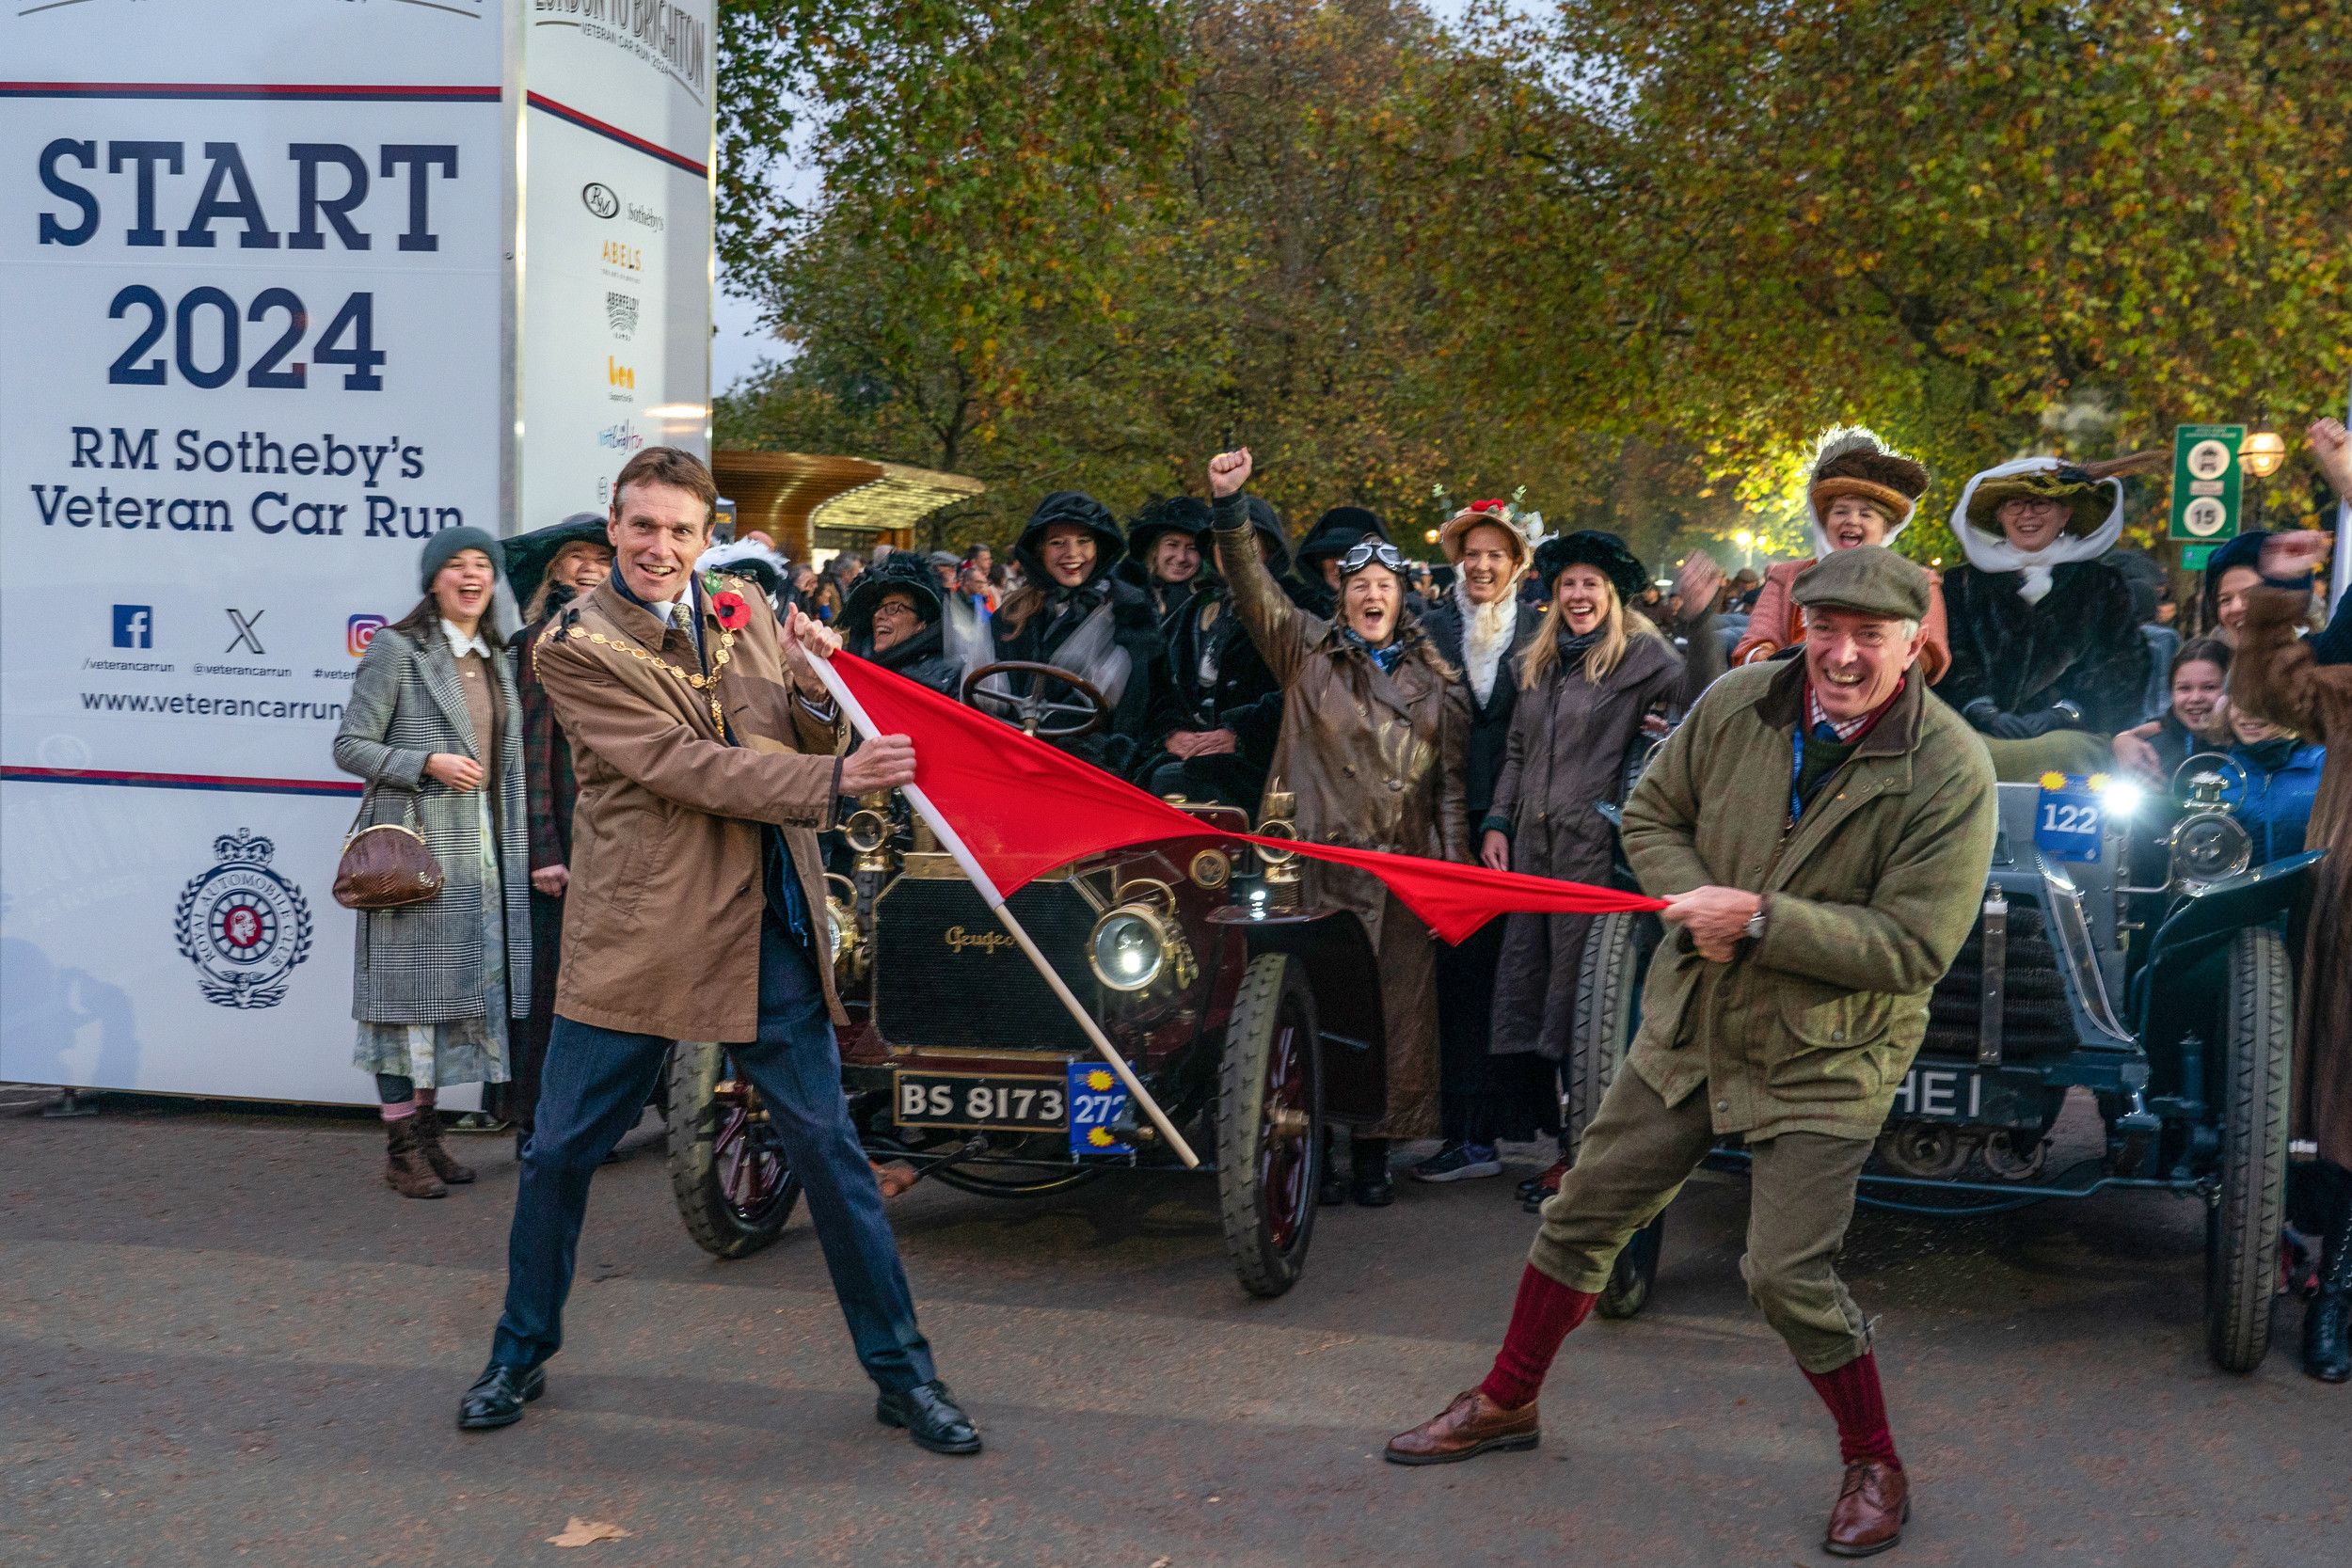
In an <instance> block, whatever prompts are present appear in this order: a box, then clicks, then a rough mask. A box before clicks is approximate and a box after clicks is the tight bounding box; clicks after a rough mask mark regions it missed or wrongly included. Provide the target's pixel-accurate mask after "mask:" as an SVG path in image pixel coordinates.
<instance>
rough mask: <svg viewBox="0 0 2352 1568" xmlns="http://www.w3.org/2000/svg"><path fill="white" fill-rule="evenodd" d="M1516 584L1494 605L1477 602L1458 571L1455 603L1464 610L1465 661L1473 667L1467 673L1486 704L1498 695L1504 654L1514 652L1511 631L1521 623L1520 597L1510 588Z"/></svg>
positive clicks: (1476, 693)
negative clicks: (1496, 676) (1495, 691)
mask: <svg viewBox="0 0 2352 1568" xmlns="http://www.w3.org/2000/svg"><path fill="white" fill-rule="evenodd" d="M1512 586H1515V585H1506V592H1505V593H1504V594H1503V595H1502V598H1500V599H1498V600H1496V601H1495V602H1494V603H1493V604H1475V603H1472V602H1471V600H1470V583H1469V581H1468V580H1467V579H1465V578H1463V577H1462V576H1461V575H1460V570H1459V568H1456V570H1455V575H1454V604H1455V605H1456V606H1457V607H1458V608H1459V609H1460V610H1461V611H1462V662H1463V663H1465V664H1467V665H1469V666H1470V668H1469V669H1468V670H1466V671H1464V672H1463V673H1465V674H1467V675H1469V676H1470V690H1471V691H1472V692H1473V693H1474V694H1475V695H1476V696H1477V698H1478V701H1479V703H1480V705H1482V706H1483V705H1485V704H1486V701H1487V700H1488V699H1489V698H1491V697H1492V696H1493V695H1494V690H1495V673H1496V672H1497V671H1498V670H1500V669H1502V656H1503V655H1504V654H1507V653H1509V652H1510V651H1511V634H1512V632H1513V631H1515V630H1517V629H1518V620H1519V596H1518V594H1517V593H1516V592H1511V591H1508V590H1509V588H1510V587H1512Z"/></svg>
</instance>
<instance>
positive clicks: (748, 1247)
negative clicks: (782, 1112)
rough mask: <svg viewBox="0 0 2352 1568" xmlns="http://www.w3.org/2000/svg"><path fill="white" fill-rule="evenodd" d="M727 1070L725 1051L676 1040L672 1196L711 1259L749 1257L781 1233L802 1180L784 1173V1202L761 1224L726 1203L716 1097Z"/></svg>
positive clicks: (672, 1084)
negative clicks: (719, 1152) (718, 1143)
mask: <svg viewBox="0 0 2352 1568" xmlns="http://www.w3.org/2000/svg"><path fill="white" fill-rule="evenodd" d="M726 1072H727V1053H726V1052H725V1051H724V1050H723V1049H722V1048H721V1047H719V1046H717V1045H714V1044H711V1043H709V1042H707V1041H701V1042H697V1041H692V1040H680V1041H679V1042H678V1043H677V1044H676V1045H675V1046H673V1047H672V1048H671V1050H670V1072H669V1086H670V1119H669V1155H670V1194H671V1196H672V1197H674V1198H675V1200H676V1202H677V1212H678V1218H679V1219H680V1220H682V1221H684V1222H685V1225H686V1233H687V1234H688V1235H689V1236H691V1237H692V1238H693V1239H694V1244H695V1245H696V1246H699V1247H701V1248H702V1249H703V1250H704V1251H705V1252H707V1253H708V1254H710V1255H711V1256H712V1257H713V1258H749V1257H750V1256H751V1255H752V1254H753V1253H755V1252H758V1251H760V1250H762V1249H763V1248H765V1247H767V1246H769V1245H771V1244H772V1243H774V1241H775V1239H776V1238H777V1237H778V1236H781V1235H783V1234H784V1228H785V1227H786V1225H787V1224H788V1223H789V1222H790V1221H791V1218H792V1211H793V1209H794V1207H795V1206H797V1205H798V1204H799V1202H800V1200H801V1179H800V1178H799V1177H797V1176H794V1175H791V1174H790V1173H789V1172H787V1175H786V1178H785V1191H784V1197H783V1200H782V1201H781V1202H779V1203H777V1204H776V1205H775V1207H774V1209H773V1211H772V1212H771V1213H770V1214H769V1215H768V1217H767V1218H766V1220H765V1221H764V1222H763V1223H760V1224H756V1225H755V1224H752V1223H750V1222H747V1221H746V1220H745V1219H744V1218H743V1217H742V1216H741V1215H740V1214H738V1213H737V1212H735V1206H734V1205H733V1204H731V1203H729V1202H728V1201H727V1196H726V1194H725V1192H724V1191H723V1189H722V1187H721V1184H720V1171H719V1158H718V1150H717V1138H718V1134H719V1122H720V1116H721V1109H720V1106H719V1102H718V1101H717V1099H716V1098H715V1096H716V1093H717V1090H718V1087H719V1085H720V1083H721V1081H722V1080H723V1078H724V1077H725V1075H726ZM778 1157H779V1158H781V1157H782V1156H781V1153H779V1156H778Z"/></svg>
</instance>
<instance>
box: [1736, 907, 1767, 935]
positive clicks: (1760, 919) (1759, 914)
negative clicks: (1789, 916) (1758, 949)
mask: <svg viewBox="0 0 2352 1568" xmlns="http://www.w3.org/2000/svg"><path fill="white" fill-rule="evenodd" d="M1770 908H1771V906H1770V905H1767V904H1758V905H1756V912H1755V913H1754V914H1752V915H1750V916H1748V924H1747V926H1746V927H1745V928H1744V929H1743V930H1742V931H1741V932H1740V935H1742V936H1744V937H1746V938H1747V939H1748V940H1749V941H1750V942H1762V941H1763V940H1764V915H1765V912H1766V911H1768V910H1769V909H1770Z"/></svg>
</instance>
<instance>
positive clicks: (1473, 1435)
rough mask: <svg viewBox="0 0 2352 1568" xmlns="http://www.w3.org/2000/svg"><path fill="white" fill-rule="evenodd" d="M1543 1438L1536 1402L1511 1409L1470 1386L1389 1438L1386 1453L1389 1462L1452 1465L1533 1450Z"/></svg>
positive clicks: (1394, 1463) (1532, 1401)
mask: <svg viewBox="0 0 2352 1568" xmlns="http://www.w3.org/2000/svg"><path fill="white" fill-rule="evenodd" d="M1542 1441H1543V1429H1542V1426H1541V1425H1540V1424H1539V1423H1538V1422H1537V1421H1536V1419H1535V1402H1534V1400H1530V1401H1528V1402H1526V1403H1525V1404H1523V1405H1520V1406H1519V1407H1518V1409H1516V1410H1511V1409H1506V1408H1505V1407H1503V1406H1502V1405H1500V1404H1497V1403H1495V1402H1494V1401H1492V1400H1490V1399H1488V1398H1487V1397H1486V1395H1485V1394H1484V1393H1483V1392H1481V1391H1480V1390H1478V1389H1476V1388H1471V1389H1468V1390H1466V1391H1465V1392H1463V1393H1459V1394H1456V1395H1454V1402H1453V1403H1452V1404H1449V1405H1447V1406H1446V1407H1445V1409H1444V1410H1442V1411H1440V1412H1439V1413H1438V1415H1436V1416H1434V1417H1432V1418H1430V1419H1428V1420H1426V1421H1423V1422H1422V1424H1421V1425H1419V1426H1417V1427H1415V1428H1414V1429H1413V1430H1412V1431H1410V1432H1400V1433H1397V1434H1396V1435H1395V1436H1394V1437H1391V1438H1390V1439H1389V1448H1388V1452H1387V1454H1386V1455H1385V1457H1386V1458H1387V1460H1388V1462H1389V1463H1390V1464H1391V1465H1452V1464H1455V1463H1457V1462H1458V1461H1461V1460H1465V1459H1474V1458H1476V1457H1477V1456H1478V1455H1480V1454H1482V1453H1506V1452H1509V1451H1511V1450H1513V1449H1532V1448H1534V1446H1535V1445H1536V1444H1537V1443H1540V1442H1542Z"/></svg>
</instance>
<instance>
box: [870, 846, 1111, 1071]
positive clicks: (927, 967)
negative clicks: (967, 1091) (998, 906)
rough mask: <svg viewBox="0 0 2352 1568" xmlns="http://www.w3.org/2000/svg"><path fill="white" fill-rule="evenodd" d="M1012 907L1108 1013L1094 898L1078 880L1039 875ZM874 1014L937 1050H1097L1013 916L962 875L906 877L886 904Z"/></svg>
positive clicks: (896, 1041)
mask: <svg viewBox="0 0 2352 1568" xmlns="http://www.w3.org/2000/svg"><path fill="white" fill-rule="evenodd" d="M1010 904H1011V908H1012V912H1013V914H1014V916H1015V917H1016V918H1018V919H1019V920H1020V922H1021V925H1022V927H1023V928H1024V929H1025V930H1026V931H1027V932H1028V933H1029V936H1030V938H1031V940H1033V941H1034V942H1036V943H1037V944H1038V947H1039V948H1040V949H1041V951H1042V952H1043V953H1044V954H1045V957H1046V958H1047V959H1048V960H1049V961H1051V962H1052V964H1053V966H1054V969H1055V972H1056V973H1057V974H1060V975H1061V977H1062V981H1063V983H1064V984H1066V985H1068V986H1069V987H1070V989H1071V990H1072V991H1073V993H1075V994H1076V996H1077V998H1078V1001H1079V1003H1080V1004H1081V1005H1082V1006H1089V1007H1092V1008H1095V1009H1096V1010H1097V1014H1098V1016H1099V1012H1100V990H1101V988H1100V987H1099V986H1098V985H1097V984H1096V983H1095V979H1094V976H1093V974H1092V973H1091V972H1090V971H1089V970H1088V968H1087V959H1086V942H1087V936H1088V933H1089V932H1090V931H1092V930H1093V928H1094V907H1093V905H1091V904H1090V903H1089V902H1088V901H1087V898H1086V895H1084V894H1083V893H1081V892H1080V891H1079V890H1078V888H1077V887H1076V886H1075V885H1074V884H1073V883H1070V882H1032V883H1030V884H1029V885H1028V886H1027V887H1025V888H1023V889H1022V890H1021V891H1020V892H1018V893H1016V894H1014V895H1012V898H1011V900H1010ZM875 912H876V920H875V929H874V1022H875V1025H876V1027H878V1028H879V1029H880V1030H881V1032H882V1038H883V1039H884V1040H886V1041H888V1042H889V1043H890V1044H892V1045H896V1046H921V1047H923V1048H925V1049H927V1050H941V1051H951V1050H977V1051H1059V1052H1084V1051H1087V1050H1089V1045H1088V1043H1087V1037H1086V1035H1085V1032H1084V1031H1082V1030H1081V1029H1080V1028H1079V1027H1078V1025H1077V1022H1076V1021H1075V1020H1073V1018H1072V1017H1071V1016H1070V1013H1069V1011H1068V1010H1067V1009H1066V1008H1064V1007H1063V1006H1062V1005H1061V1002H1060V1001H1059V999H1058V998H1057V997H1056V996H1055V995H1054V992H1053V990H1052V988H1050V987H1049V986H1047V985H1046V983H1045V980H1044V977H1043V976H1042V975H1041V974H1038V972H1037V970H1036V968H1035V967H1034V966H1032V965H1031V964H1030V962H1029V959H1028V957H1027V955H1025V954H1024V953H1023V952H1022V951H1021V949H1020V947H1019V946H1018V945H1016V944H1015V943H1014V942H1013V940H1012V937H1011V935H1010V934H1009V932H1007V931H1006V929H1005V927H1004V924H1003V922H1001V921H999V920H998V919H997V918H996V916H995V915H994V914H993V912H991V911H990V910H989V908H988V906H987V905H986V904H984V903H982V902H980V895H979V894H978V892H977V890H976V889H975V888H974V887H973V886H972V884H971V883H970V882H967V881H963V880H961V879H957V880H954V881H948V880H944V879H943V880H930V879H919V878H913V877H902V878H900V879H898V881H896V882H894V883H892V884H891V886H890V888H889V890H888V891H887V892H886V893H884V894H883V895H882V901H881V902H880V904H879V905H877V906H876V911H875Z"/></svg>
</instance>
